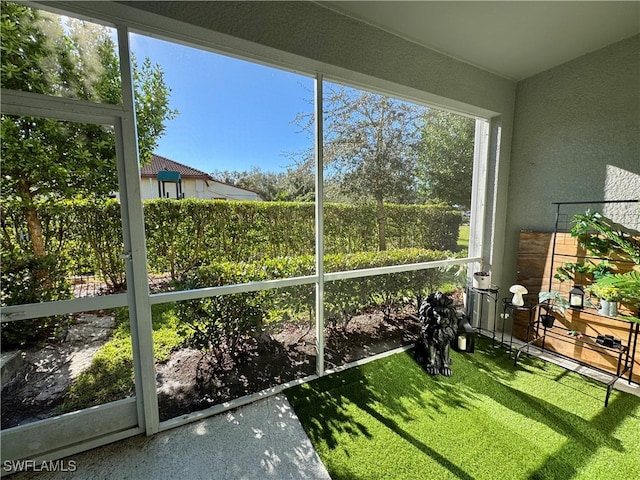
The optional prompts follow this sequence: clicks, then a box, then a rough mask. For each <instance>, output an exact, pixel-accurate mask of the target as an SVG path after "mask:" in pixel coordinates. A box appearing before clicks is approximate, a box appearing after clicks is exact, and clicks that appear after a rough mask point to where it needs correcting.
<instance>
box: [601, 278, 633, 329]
mask: <svg viewBox="0 0 640 480" xmlns="http://www.w3.org/2000/svg"><path fill="white" fill-rule="evenodd" d="M595 287H598V288H602V289H604V288H608V287H613V288H615V289H616V290H617V298H618V300H622V301H628V302H631V303H634V304H635V305H636V306H639V305H640V271H638V270H632V271H630V272H626V273H617V274H614V275H609V276H606V277H603V278H601V279H599V280H597V281H596V283H595V284H594V285H593V288H595ZM594 294H595V293H594ZM622 318H624V319H626V320H628V321H631V322H638V321H640V320H639V319H638V318H637V317H632V316H628V315H623V316H622Z"/></svg>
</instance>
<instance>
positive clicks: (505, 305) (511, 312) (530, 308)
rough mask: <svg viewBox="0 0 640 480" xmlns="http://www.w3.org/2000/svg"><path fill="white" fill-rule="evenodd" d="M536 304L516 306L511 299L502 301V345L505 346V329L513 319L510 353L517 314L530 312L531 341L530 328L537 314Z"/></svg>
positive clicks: (528, 324) (528, 325)
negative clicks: (535, 313)
mask: <svg viewBox="0 0 640 480" xmlns="http://www.w3.org/2000/svg"><path fill="white" fill-rule="evenodd" d="M535 307H536V306H535V304H533V303H525V304H524V305H514V304H513V303H511V298H503V299H502V337H501V340H500V343H502V344H504V327H505V323H506V322H507V318H510V319H511V336H510V337H509V353H511V350H512V349H513V322H514V317H515V314H516V312H529V320H528V322H527V340H529V328H531V325H532V324H533V314H534V312H535Z"/></svg>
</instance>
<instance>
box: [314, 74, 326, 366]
mask: <svg viewBox="0 0 640 480" xmlns="http://www.w3.org/2000/svg"><path fill="white" fill-rule="evenodd" d="M322 82H323V79H322V74H321V73H318V74H317V75H316V81H315V92H314V93H315V99H314V103H315V153H316V155H315V157H316V185H315V189H316V276H317V281H316V373H317V374H318V375H320V376H321V375H323V374H324V159H323V143H324V141H323V139H324V133H323V120H324V117H323V114H324V111H323V103H322V102H323V100H322Z"/></svg>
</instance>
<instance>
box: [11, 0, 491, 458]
mask: <svg viewBox="0 0 640 480" xmlns="http://www.w3.org/2000/svg"><path fill="white" fill-rule="evenodd" d="M33 6H34V7H35V8H44V9H50V10H51V9H52V7H53V8H55V11H56V12H57V13H61V14H64V13H65V12H67V13H69V14H72V15H74V16H77V15H79V16H81V17H82V16H84V17H86V18H91V19H95V18H98V19H99V21H101V22H102V23H105V24H112V25H115V26H116V29H117V32H118V42H119V51H120V62H121V69H122V80H123V83H122V87H123V98H124V99H125V102H124V104H123V105H122V106H118V105H99V104H94V103H91V102H84V101H79V100H73V99H65V98H55V97H47V96H43V95H36V94H30V93H27V92H15V91H6V90H2V91H1V94H2V97H1V98H2V111H3V113H7V114H17V115H31V116H49V117H50V118H58V119H61V120H73V121H84V122H90V123H106V124H113V125H115V126H116V132H120V133H119V135H121V138H120V140H121V142H120V145H121V151H119V152H118V158H119V160H118V161H119V167H121V172H122V173H121V175H122V177H123V178H121V190H122V193H121V204H122V206H123V209H124V210H123V218H126V221H124V222H123V230H126V232H125V239H127V238H128V242H127V241H125V242H126V243H128V244H129V245H128V246H127V245H126V250H127V251H126V253H125V258H126V259H127V262H126V263H127V278H128V279H130V281H129V282H128V285H129V288H128V292H127V293H126V294H118V295H110V296H104V297H92V298H83V299H75V300H66V301H59V302H47V303H41V304H29V305H16V306H11V307H4V308H3V311H2V319H3V321H4V320H5V319H8V320H19V319H29V318H38V317H42V316H48V315H53V314H64V313H74V312H82V311H86V310H95V309H103V308H114V307H118V306H129V308H130V309H132V311H131V312H130V315H131V321H132V342H133V352H134V367H135V378H136V391H137V392H138V394H139V395H140V396H141V399H142V401H141V402H139V403H138V414H139V418H140V426H141V428H143V429H144V431H145V432H146V434H147V435H151V434H154V433H156V432H158V431H163V430H167V429H169V428H173V427H175V426H178V425H183V424H186V423H189V422H192V421H195V420H198V419H200V418H203V417H206V416H210V415H214V414H217V413H219V412H221V411H224V410H228V409H231V408H236V407H238V406H239V405H242V404H245V403H249V402H251V401H253V400H255V399H257V398H262V397H264V395H265V393H264V392H262V393H260V394H255V395H250V396H247V397H243V398H240V399H237V400H236V401H232V402H228V403H225V404H224V405H220V406H215V407H212V408H210V409H208V410H203V411H200V412H196V413H193V414H188V415H183V416H181V417H178V418H175V419H171V420H168V421H165V422H160V421H159V413H158V404H157V392H156V385H155V365H154V360H153V340H152V328H151V305H154V304H161V303H168V302H176V301H182V300H194V299H200V298H206V297H211V296H218V295H230V294H234V293H244V292H254V291H260V290H266V289H275V288H282V287H289V286H294V285H306V284H315V286H316V333H317V339H318V340H317V354H318V356H317V365H316V375H314V376H312V377H310V378H316V377H317V376H320V375H324V374H325V373H327V372H325V370H324V337H323V332H324V318H323V310H324V309H323V299H324V284H325V283H326V282H331V281H338V280H343V279H348V278H360V277H366V276H373V275H385V274H390V273H398V272H410V271H416V270H421V269H429V268H439V267H449V266H453V265H464V264H476V265H480V264H481V262H482V260H483V252H484V251H485V250H486V245H483V240H484V239H485V238H486V237H487V235H486V232H485V224H486V221H485V218H486V213H487V211H486V210H487V198H488V164H489V149H490V148H494V147H495V145H490V142H489V130H490V128H491V124H490V121H491V120H490V117H489V116H488V115H487V116H480V115H479V114H478V113H477V112H474V113H471V116H473V117H474V118H476V144H475V154H474V155H475V158H474V177H473V182H474V183H473V197H472V208H471V212H472V213H471V227H470V229H471V232H470V245H469V254H468V256H467V257H466V258H462V259H450V260H440V261H434V262H422V263H413V264H404V265H394V266H388V267H379V268H371V269H364V270H352V271H343V272H332V273H325V272H324V264H323V256H324V255H323V253H324V223H323V203H324V202H323V195H322V193H323V152H322V148H321V146H322V136H323V123H322V112H323V108H322V91H323V89H322V86H323V80H324V78H325V75H326V77H327V78H330V79H331V80H330V81H335V82H339V83H343V84H347V85H352V86H356V88H368V89H372V90H374V91H379V92H383V91H384V92H385V93H384V94H386V95H392V96H395V97H396V98H399V99H404V100H407V101H411V102H418V103H423V104H426V102H424V101H422V100H419V99H417V98H416V97H413V96H412V95H411V94H403V93H402V92H397V91H394V89H393V88H391V89H389V88H388V87H387V88H376V86H375V85H371V84H369V83H367V82H368V80H369V79H363V78H362V76H361V75H359V74H353V75H351V74H350V73H349V72H345V71H344V70H341V69H333V68H331V67H327V68H326V69H325V70H326V73H319V71H320V70H323V69H322V68H318V65H315V64H314V65H313V66H308V67H305V68H301V66H300V65H299V64H292V63H291V61H290V59H285V60H282V59H277V58H275V57H274V55H272V54H271V52H268V51H266V50H268V49H266V47H265V49H264V50H263V48H262V47H260V46H258V45H252V46H249V45H248V42H245V41H242V40H239V39H233V38H230V37H228V36H226V35H222V34H217V33H216V32H207V33H205V34H203V33H202V32H199V31H197V29H194V31H192V32H185V31H184V30H182V29H180V28H179V26H177V25H172V24H170V23H165V22H158V23H156V24H153V22H151V23H146V21H145V20H146V19H148V18H151V17H148V16H147V15H146V14H145V13H140V17H139V18H127V19H125V18H122V17H119V18H116V17H114V16H112V15H111V14H110V13H106V12H105V10H103V9H105V8H108V7H103V6H100V5H99V2H98V3H97V4H94V5H90V4H87V3H86V2H81V3H80V4H74V3H73V2H69V3H57V2H52V3H50V4H38V3H34V4H33ZM92 21H94V20H92ZM130 33H140V34H143V35H151V36H153V37H156V38H162V39H163V40H167V41H170V42H176V43H182V44H186V45H189V46H193V47H194V48H202V49H205V50H209V51H214V52H216V53H221V54H225V55H231V56H234V57H236V58H240V59H243V60H247V61H253V62H256V63H261V64H264V65H268V66H272V67H275V68H284V69H286V70H289V71H293V72H295V73H298V74H302V75H308V76H313V77H314V78H315V104H316V107H315V113H316V119H315V121H316V123H315V134H316V147H315V151H316V203H315V205H316V208H315V215H316V224H315V229H316V232H315V233H316V252H315V255H316V274H315V275H310V276H304V277H295V278H287V279H278V280H269V281H264V282H252V283H246V284H236V285H225V286H221V287H210V288H202V289H197V290H184V291H179V292H168V293H158V294H150V292H149V289H148V284H147V279H148V275H147V273H148V272H147V264H146V242H145V232H144V217H143V210H142V201H141V192H140V182H139V178H140V172H139V163H138V155H137V140H136V138H137V137H136V127H135V112H134V105H133V86H132V81H131V71H130V62H129V59H130V53H131V52H130V48H129V34H130ZM276 57H277V56H276ZM300 60H301V62H302V61H303V59H300ZM398 90H402V88H401V87H400V86H398ZM455 103H456V102H452V105H453V104H455ZM434 108H441V109H447V107H446V105H442V104H438V105H435V104H434ZM450 110H451V111H455V112H456V113H463V112H462V111H461V110H460V108H459V105H456V108H451V109H450ZM477 111H478V112H480V111H481V109H477ZM469 114H470V112H467V115H469ZM124 158H126V159H128V160H127V161H124V160H123V159H124ZM122 186H125V188H124V189H123V188H122ZM470 274H471V272H469V275H470ZM383 355H384V354H383ZM368 360H369V359H368ZM306 380H308V379H300V380H299V381H296V382H294V383H299V382H301V381H306ZM289 385H290V384H285V385H281V386H279V387H276V388H273V389H270V390H269V391H268V392H266V394H269V393H270V394H273V393H277V392H279V391H282V390H283V389H284V388H287V387H288V386H289ZM38 423H39V422H36V423H35V424H31V425H28V426H27V427H30V428H33V427H34V426H37V425H38ZM16 428H21V427H16ZM136 433H138V431H136ZM131 434H135V433H133V431H132V432H131ZM86 445H90V446H89V447H86V448H92V447H93V446H96V444H95V442H94V443H87V444H86ZM86 448H82V446H78V447H77V448H75V449H71V450H69V449H65V450H64V451H63V452H64V454H65V455H68V454H70V453H74V452H79V451H82V450H84V449H86ZM60 456H62V455H60ZM58 458H59V457H58Z"/></svg>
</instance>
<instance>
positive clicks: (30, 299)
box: [0, 115, 126, 346]
mask: <svg viewBox="0 0 640 480" xmlns="http://www.w3.org/2000/svg"><path fill="white" fill-rule="evenodd" d="M1 166H2V183H1V185H0V187H1V193H2V195H1V199H0V206H1V207H2V216H3V221H2V239H1V241H2V304H3V305H20V304H25V303H39V302H45V301H52V300H64V299H70V298H79V297H86V296H94V295H105V294H110V293H120V292H123V291H126V275H125V265H124V260H123V259H122V254H123V252H124V242H123V236H122V224H121V208H120V204H119V202H118V201H117V200H116V199H114V198H112V197H113V196H114V195H115V192H116V191H117V188H118V176H117V166H116V159H115V138H114V133H113V127H111V126H108V125H106V126H105V125H93V124H81V123H73V122H62V121H57V120H51V119H43V118H34V117H16V116H11V115H3V116H2V159H1ZM3 342H4V334H3ZM3 346H4V344H3Z"/></svg>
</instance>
